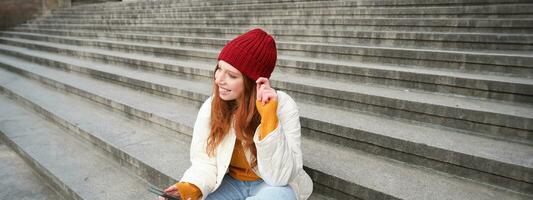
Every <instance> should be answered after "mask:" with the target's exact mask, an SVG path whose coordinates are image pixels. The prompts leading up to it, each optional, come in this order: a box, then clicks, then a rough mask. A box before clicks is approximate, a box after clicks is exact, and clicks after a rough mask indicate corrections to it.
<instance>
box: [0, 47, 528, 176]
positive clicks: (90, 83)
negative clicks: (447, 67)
mask: <svg viewBox="0 0 533 200" xmlns="http://www.w3.org/2000/svg"><path fill="white" fill-rule="evenodd" d="M33 55H36V56H45V57H48V58H50V59H56V60H61V61H64V62H66V63H72V64H75V65H79V66H83V67H85V68H90V69H95V70H99V71H104V72H108V73H112V74H116V75H118V76H125V77H130V78H133V79H136V80H141V81H146V82H153V81H152V80H154V79H159V80H161V82H166V81H168V82H170V84H167V86H169V87H175V86H176V85H175V84H173V83H172V81H173V79H179V78H177V77H175V76H174V77H170V76H159V74H154V73H149V72H139V71H137V72H134V73H130V72H131V71H135V70H131V69H126V68H122V67H116V66H113V65H105V64H100V63H92V62H89V61H82V62H76V61H77V59H73V58H69V57H66V56H56V55H53V54H41V53H40V52H34V53H33ZM0 58H2V60H3V62H4V63H12V65H16V64H17V63H24V65H23V66H22V65H21V64H18V65H20V68H24V69H26V70H30V71H33V72H34V73H37V74H40V75H42V76H47V77H50V78H52V79H55V80H58V81H60V82H64V83H66V84H68V85H72V86H74V87H76V88H80V89H84V90H90V91H93V90H94V92H93V93H96V94H99V95H104V96H106V97H108V98H110V99H116V101H117V102H128V103H127V104H128V105H133V107H136V108H139V109H142V110H146V111H150V112H151V113H157V112H163V113H161V114H159V113H158V115H160V116H163V117H169V116H171V117H169V119H170V120H173V121H177V122H179V123H183V124H192V122H193V121H194V119H193V118H187V117H188V116H183V115H180V114H181V113H196V112H195V110H194V108H191V106H190V105H188V106H187V105H185V106H182V107H177V106H179V105H173V104H172V100H166V99H162V98H160V97H158V96H152V95H146V94H139V93H134V92H128V91H129V90H126V89H121V87H119V86H115V85H111V84H110V83H104V82H102V81H98V80H94V79H91V78H87V77H83V76H78V75H74V74H70V73H66V72H62V71H57V70H52V69H49V68H47V67H42V66H40V65H37V64H34V63H27V62H25V61H21V60H20V59H17V58H12V57H9V56H0ZM84 65H85V66H84ZM135 73H137V75H136V74H135ZM138 74H141V75H138ZM142 74H152V75H151V76H144V75H142ZM62 77H63V78H62ZM193 84H194V85H202V86H200V87H204V88H205V89H204V90H203V92H200V91H194V92H197V93H198V92H199V93H201V94H202V95H205V96H209V95H210V94H211V93H210V91H209V90H208V88H210V85H209V84H207V83H202V82H196V83H193ZM194 85H190V86H191V87H196V86H194ZM97 86H101V87H102V88H100V89H94V88H95V87H97ZM104 87H105V89H104ZM106 91H109V92H106ZM190 91H192V90H190ZM147 98H150V99H147ZM130 99H131V100H130ZM165 101H170V102H165ZM146 102H157V103H153V104H146ZM169 104H170V105H173V106H172V107H170V108H172V109H169ZM298 104H299V106H300V112H301V116H302V117H305V118H309V119H313V120H317V121H323V122H326V123H331V124H335V125H339V126H343V127H349V128H352V129H354V130H362V131H365V132H369V133H374V134H379V135H381V136H384V137H390V138H394V139H398V140H402V141H409V142H413V143H417V144H426V145H428V146H432V147H435V148H439V149H443V150H445V151H453V152H459V153H462V154H466V155H472V156H476V157H481V158H486V159H489V160H495V161H497V162H503V163H509V164H513V165H517V166H522V167H526V168H530V169H533V157H532V155H533V147H531V146H527V145H521V144H516V143H512V142H506V141H499V140H493V139H488V138H484V137H478V136H473V135H468V134H463V133H460V132H454V131H451V130H443V129H439V128H434V127H427V126H420V125H416V124H411V123H406V122H401V121H398V120H392V119H386V118H382V117H376V116H371V115H368V114H362V113H356V112H348V111H343V110H340V109H334V108H327V107H324V106H317V105H312V104H306V103H303V102H298ZM324 113H335V115H329V114H328V115H324ZM173 116H180V117H181V118H179V119H176V118H172V117H173ZM429 134H431V135H432V136H433V137H428V135H429ZM471 144H476V145H475V146H472V145H471ZM495 147H497V148H495Z"/></svg>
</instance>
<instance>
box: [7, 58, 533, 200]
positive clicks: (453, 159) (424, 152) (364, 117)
mask: <svg viewBox="0 0 533 200" xmlns="http://www.w3.org/2000/svg"><path fill="white" fill-rule="evenodd" d="M44 56H46V57H54V56H53V55H44ZM53 59H56V60H62V61H63V62H67V63H71V64H68V66H64V65H65V64H52V63H50V64H51V65H54V66H60V65H63V66H64V67H62V69H63V70H65V71H71V72H77V73H81V74H85V75H86V76H90V77H96V78H99V79H107V80H109V79H111V80H109V81H113V82H114V83H119V84H120V85H126V86H129V87H133V88H134V89H137V90H142V91H146V92H147V93H152V94H153V93H155V94H161V93H166V95H164V96H173V97H174V98H175V96H181V98H189V99H195V101H197V102H198V103H201V102H202V101H203V100H204V99H206V98H207V97H208V96H209V94H210V91H208V90H209V84H208V83H201V82H199V83H190V80H187V79H186V78H178V79H177V78H176V77H175V76H172V77H170V76H161V75H156V74H151V73H146V72H135V71H131V70H128V69H125V68H120V67H114V66H111V65H105V64H97V63H93V64H91V63H85V64H84V63H83V62H85V61H79V62H77V64H72V63H76V61H73V59H72V58H68V57H63V58H61V59H58V58H57V57H56V58H53ZM4 60H10V59H8V58H5V59H4ZM14 60H17V59H14ZM18 62H21V61H18ZM6 63H7V62H6ZM12 63H14V62H12ZM8 65H9V66H8ZM14 65H15V64H8V63H7V65H6V66H5V67H7V69H10V70H12V71H25V72H20V73H26V74H27V73H30V74H39V75H37V76H38V77H32V78H34V79H50V80H51V81H53V82H56V83H57V84H59V85H60V86H55V87H59V88H63V87H67V88H80V87H82V86H81V85H79V86H76V85H73V84H76V83H77V82H84V80H83V79H80V80H77V81H76V80H72V81H68V82H64V81H62V80H61V78H59V77H66V76H69V75H67V74H66V73H65V74H64V75H54V73H58V74H63V73H64V72H57V71H55V70H51V69H46V68H43V69H40V70H39V69H37V68H42V67H38V66H37V65H35V64H29V63H28V64H25V65H27V66H31V67H30V68H33V70H38V71H35V72H31V71H32V69H30V68H28V69H25V67H17V66H14ZM21 65H22V64H21ZM96 66H99V67H96ZM54 71H55V72H54ZM27 76H35V75H27ZM54 76H55V78H54ZM70 76H72V75H70ZM113 77H117V78H113ZM85 81H86V80H85ZM136 83H137V84H136ZM52 84H53V83H52ZM64 84H66V85H67V86H62V85H64ZM94 84H95V83H90V84H89V83H88V84H87V85H94ZM202 85H203V86H202ZM175 86H177V87H175ZM202 87H203V89H202ZM150 88H158V89H150ZM189 88H190V89H189ZM115 90H116V89H115ZM165 91H168V92H165ZM200 91H203V92H200ZM195 92H196V96H192V95H190V94H191V93H195ZM185 94H189V96H186V95H185ZM121 96H123V95H122V94H121ZM296 97H297V96H296ZM87 98H94V97H87ZM135 99H137V97H136V98H135ZM297 100H298V104H299V106H300V108H301V116H302V125H303V127H304V128H305V129H308V130H309V133H307V132H306V134H305V135H307V136H308V137H313V138H321V139H326V140H328V141H336V142H338V143H340V144H343V146H349V147H353V148H357V149H362V150H365V151H369V152H371V153H377V154H379V155H381V156H388V157H391V158H393V159H398V160H402V161H406V162H415V163H417V164H419V165H423V166H426V167H430V168H435V169H437V170H442V171H445V172H447V173H451V174H457V175H460V176H465V177H467V178H472V179H476V180H478V181H481V182H488V183H490V184H494V185H498V186H502V187H508V188H511V189H513V190H518V191H522V192H523V191H528V190H529V189H531V188H532V187H533V184H531V183H524V182H523V181H525V182H533V181H530V180H527V179H529V178H528V177H531V174H532V170H533V163H531V158H530V155H532V154H533V147H531V146H525V145H519V144H515V143H508V142H503V141H496V140H492V139H486V138H482V137H478V136H470V135H465V134H463V133H460V132H457V131H445V130H441V129H439V128H431V127H425V126H420V125H416V124H412V123H407V122H398V120H393V119H387V118H383V117H376V116H372V115H368V114H363V113H360V114H358V113H353V112H348V111H341V110H337V109H335V108H326V107H323V106H315V105H312V104H309V103H306V101H305V100H301V99H298V98H297ZM99 101H103V100H99ZM106 101H110V100H106ZM143 102H146V101H143ZM125 110H131V108H128V109H125ZM172 110H180V109H172ZM182 111H183V109H182ZM127 112H130V111H127ZM185 113H190V111H185ZM324 113H335V114H334V116H337V117H338V119H336V120H331V116H333V115H329V114H328V115H324ZM153 117H154V116H153V115H150V118H153ZM159 121H165V120H156V122H159ZM163 124H168V123H163ZM383 124H387V126H383ZM178 127H179V125H178ZM377 127H382V128H377ZM392 130H402V131H399V132H398V131H392ZM416 134H418V135H416ZM428 134H432V137H428ZM369 143H370V144H372V145H369ZM472 143H476V144H478V148H477V149H472V148H471V144H472ZM417 144H424V145H417ZM495 147H498V148H495ZM390 149H394V150H393V151H392V152H391V150H390ZM495 149H496V150H498V151H499V152H498V151H495ZM412 155H417V156H412ZM435 160H438V162H435ZM443 166H446V167H443ZM457 166H461V167H457ZM500 166H505V167H504V168H501V170H500ZM472 169H475V170H472ZM494 173H496V174H499V175H498V176H494V175H493V174H494ZM502 176H504V177H506V178H502ZM532 178H533V177H532ZM522 179H526V180H522ZM517 180H521V181H517ZM511 186H512V187H511Z"/></svg>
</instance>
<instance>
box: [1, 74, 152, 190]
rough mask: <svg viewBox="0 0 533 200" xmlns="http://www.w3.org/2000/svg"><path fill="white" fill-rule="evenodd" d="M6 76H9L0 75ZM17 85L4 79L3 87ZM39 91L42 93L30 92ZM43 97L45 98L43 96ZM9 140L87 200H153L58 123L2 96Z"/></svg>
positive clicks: (132, 178)
mask: <svg viewBox="0 0 533 200" xmlns="http://www.w3.org/2000/svg"><path fill="white" fill-rule="evenodd" d="M0 74H1V76H2V77H5V75H6V74H7V72H6V73H0ZM9 82H14V80H13V79H11V80H6V79H3V80H2V85H3V84H6V83H7V84H9ZM27 92H38V91H33V90H30V91H27ZM40 98H42V96H41V97H40ZM0 102H1V103H0V104H1V105H2V106H1V107H0V110H1V112H0V113H2V114H1V116H0V117H1V118H0V121H2V125H1V126H0V127H1V130H2V132H3V133H4V134H5V137H7V138H9V140H11V141H13V143H15V145H16V146H17V147H18V148H20V149H22V150H23V151H24V152H26V153H27V154H28V155H29V157H31V158H32V159H34V160H35V162H36V163H37V164H38V165H40V166H42V167H43V168H44V170H47V171H49V172H50V173H51V174H52V175H53V176H55V177H57V179H59V181H61V182H62V184H64V185H66V187H67V188H68V189H70V190H72V191H74V192H75V193H76V194H77V195H79V196H80V197H82V198H83V199H139V198H142V199H149V198H154V197H155V196H154V195H152V194H151V193H149V192H148V191H147V189H146V188H147V185H146V183H145V182H144V181H143V180H141V179H139V178H138V177H137V176H135V175H133V174H131V173H128V172H126V171H124V169H123V168H122V167H121V166H120V165H119V164H118V163H115V162H114V161H112V160H110V159H107V158H105V157H104V155H102V153H101V152H98V151H97V150H95V149H92V147H91V146H90V145H89V144H87V143H84V142H81V141H79V140H78V139H77V138H75V137H74V136H72V135H70V134H69V133H66V132H65V131H64V130H62V129H60V128H59V127H57V126H56V125H55V124H52V123H50V122H47V121H45V120H44V119H41V118H40V117H38V116H36V115H35V114H33V113H31V112H29V111H27V110H25V109H23V108H22V107H21V106H19V105H17V104H15V103H14V102H13V101H10V100H8V99H7V98H6V97H5V96H4V95H2V97H0Z"/></svg>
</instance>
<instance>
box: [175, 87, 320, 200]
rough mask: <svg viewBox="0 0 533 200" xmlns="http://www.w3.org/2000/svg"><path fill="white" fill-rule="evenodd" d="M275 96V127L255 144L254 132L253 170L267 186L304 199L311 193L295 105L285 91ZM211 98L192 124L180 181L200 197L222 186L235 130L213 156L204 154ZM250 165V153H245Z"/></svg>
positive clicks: (256, 140)
mask: <svg viewBox="0 0 533 200" xmlns="http://www.w3.org/2000/svg"><path fill="white" fill-rule="evenodd" d="M277 94H278V109H277V115H278V120H279V123H278V127H277V128H276V129H275V130H274V131H272V132H271V133H270V134H268V136H267V137H265V138H263V140H261V141H259V129H256V131H255V135H254V142H255V145H256V148H257V166H256V167H255V168H253V171H254V172H255V173H256V174H257V175H258V176H259V177H261V178H262V179H263V180H264V181H265V182H266V183H267V184H269V185H272V186H285V185H289V186H290V187H291V188H292V189H293V190H294V192H295V193H296V197H297V198H298V199H307V198H308V197H309V196H310V195H311V192H312V191H313V182H312V180H311V178H310V177H309V175H307V173H306V172H305V171H304V170H303V162H302V150H301V148H300V136H301V126H300V115H299V113H298V107H297V105H296V102H294V100H293V99H292V98H291V97H290V96H289V95H288V94H287V93H285V92H282V91H277ZM211 99H212V97H210V98H208V99H207V100H206V101H205V102H204V103H203V105H202V107H201V108H200V111H199V112H198V116H197V118H196V122H195V124H194V131H193V137H192V142H191V152H190V158H191V163H192V165H191V167H190V168H189V169H187V171H186V172H185V173H184V175H183V177H182V179H181V181H182V182H189V183H192V184H194V185H196V186H197V187H198V188H199V189H200V190H201V191H202V194H203V196H202V197H203V199H205V198H206V197H207V194H209V193H211V192H213V191H215V190H216V189H217V188H218V187H219V186H220V183H222V179H223V178H224V175H225V174H226V173H227V172H228V167H229V164H230V161H231V156H232V153H233V147H234V146H235V141H236V136H235V129H234V128H233V127H232V128H231V129H230V133H229V134H228V135H227V136H226V137H225V138H224V140H223V141H222V142H221V143H220V144H219V146H218V147H217V149H216V155H215V156H214V157H209V156H208V155H207V153H206V145H207V138H208V137H209V131H210V125H209V121H210V118H211ZM245 155H246V158H247V159H248V162H250V160H251V159H250V157H251V152H250V151H246V152H245Z"/></svg>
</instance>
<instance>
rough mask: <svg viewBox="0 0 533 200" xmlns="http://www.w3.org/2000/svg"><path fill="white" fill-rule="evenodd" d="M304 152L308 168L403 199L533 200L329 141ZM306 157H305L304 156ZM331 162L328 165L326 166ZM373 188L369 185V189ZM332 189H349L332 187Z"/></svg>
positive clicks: (306, 143) (306, 144) (310, 143)
mask: <svg viewBox="0 0 533 200" xmlns="http://www.w3.org/2000/svg"><path fill="white" fill-rule="evenodd" d="M302 149H303V150H304V151H305V152H308V155H312V156H306V157H304V158H305V161H304V164H306V163H308V162H319V161H321V162H320V164H321V165H320V166H318V167H316V170H319V171H323V172H325V173H328V174H331V175H332V176H336V177H339V178H341V179H343V180H345V181H347V182H357V183H360V184H361V185H362V186H363V187H370V188H375V190H376V191H384V193H385V194H388V195H391V196H394V197H396V198H399V199H485V198H486V199H501V198H503V199H515V198H517V199H528V198H531V197H528V196H520V195H517V194H513V193H509V192H508V191H502V190H499V189H497V188H486V187H487V186H485V185H478V184H476V183H473V182H469V181H467V180H464V179H463V180H462V181H460V182H458V181H457V180H456V179H454V178H453V177H450V176H447V175H444V174H440V173H435V172H432V171H429V170H428V171H426V170H425V169H421V168H418V167H412V166H411V167H406V168H404V166H399V165H398V164H397V163H395V161H391V162H382V160H381V159H382V158H379V157H376V156H373V155H368V154H367V153H364V152H359V151H357V150H353V149H350V148H348V147H344V146H340V145H334V144H328V143H327V142H326V141H316V140H311V139H304V140H303V141H302ZM304 156H305V155H304ZM324 158H327V160H328V162H323V160H324ZM365 184H369V185H365ZM331 186H332V187H345V186H343V185H331Z"/></svg>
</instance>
